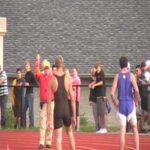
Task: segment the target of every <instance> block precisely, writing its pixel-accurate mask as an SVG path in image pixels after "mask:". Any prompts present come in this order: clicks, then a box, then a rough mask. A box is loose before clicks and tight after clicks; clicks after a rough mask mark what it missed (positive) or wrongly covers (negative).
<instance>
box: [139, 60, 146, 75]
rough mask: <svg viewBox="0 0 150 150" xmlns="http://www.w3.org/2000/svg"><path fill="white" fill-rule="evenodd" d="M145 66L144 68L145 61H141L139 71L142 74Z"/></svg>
mask: <svg viewBox="0 0 150 150" xmlns="http://www.w3.org/2000/svg"><path fill="white" fill-rule="evenodd" d="M145 66H146V65H145V61H142V62H141V65H140V68H141V71H142V72H144V71H145Z"/></svg>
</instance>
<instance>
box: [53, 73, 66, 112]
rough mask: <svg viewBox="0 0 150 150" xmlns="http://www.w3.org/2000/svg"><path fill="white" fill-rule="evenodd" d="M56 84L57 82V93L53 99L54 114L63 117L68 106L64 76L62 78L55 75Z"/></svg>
mask: <svg viewBox="0 0 150 150" xmlns="http://www.w3.org/2000/svg"><path fill="white" fill-rule="evenodd" d="M55 77H56V79H57V82H58V88H57V91H56V92H55V94H54V99H55V109H54V111H55V113H57V114H59V115H60V114H61V115H64V114H65V113H68V111H69V105H68V96H67V91H66V89H65V83H64V81H65V74H64V75H62V76H57V75H55Z"/></svg>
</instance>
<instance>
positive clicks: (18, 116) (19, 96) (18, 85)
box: [11, 68, 24, 128]
mask: <svg viewBox="0 0 150 150" xmlns="http://www.w3.org/2000/svg"><path fill="white" fill-rule="evenodd" d="M12 85H13V86H14V87H12V89H11V101H12V107H13V111H14V117H15V125H14V128H20V127H21V120H22V101H23V98H24V92H23V87H22V86H23V85H24V79H23V78H22V72H21V69H20V68H18V69H17V70H16V78H15V79H14V80H13V82H12Z"/></svg>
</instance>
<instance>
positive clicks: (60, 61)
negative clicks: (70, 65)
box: [55, 55, 64, 67]
mask: <svg viewBox="0 0 150 150" xmlns="http://www.w3.org/2000/svg"><path fill="white" fill-rule="evenodd" d="M55 66H56V67H63V66H64V59H63V57H62V56H61V55H57V56H56V58H55Z"/></svg>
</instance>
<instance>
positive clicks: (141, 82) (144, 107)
mask: <svg viewBox="0 0 150 150" xmlns="http://www.w3.org/2000/svg"><path fill="white" fill-rule="evenodd" d="M145 73H146V63H145V61H144V62H142V63H141V76H140V77H139V81H138V85H139V90H140V97H141V109H142V113H141V132H142V133H146V132H147V131H146V128H145V118H146V117H145V116H146V115H147V113H148V107H147V106H148V97H147V86H146V84H147V83H146V77H145Z"/></svg>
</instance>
